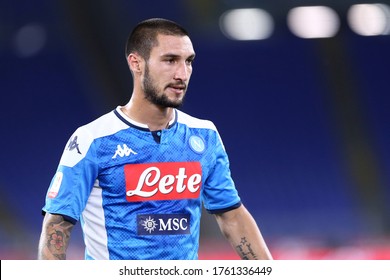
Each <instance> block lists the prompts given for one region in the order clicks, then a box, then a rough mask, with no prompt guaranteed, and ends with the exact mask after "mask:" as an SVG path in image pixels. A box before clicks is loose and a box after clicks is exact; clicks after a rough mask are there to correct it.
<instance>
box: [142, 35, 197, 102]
mask: <svg viewBox="0 0 390 280" xmlns="http://www.w3.org/2000/svg"><path fill="white" fill-rule="evenodd" d="M157 39H158V42H159V43H158V46H156V47H154V48H153V49H152V50H151V53H150V58H149V60H148V61H147V62H146V65H145V72H144V76H143V81H142V87H143V91H144V92H145V98H146V99H147V100H149V101H150V102H151V103H153V104H155V105H158V106H160V107H164V108H165V107H173V108H177V107H179V106H180V105H181V104H182V103H183V100H184V96H185V93H186V91H187V86H188V83H189V81H190V77H191V74H192V61H193V59H194V57H195V52H194V49H193V46H192V43H191V40H190V38H188V37H187V36H183V37H179V36H170V35H158V37H157Z"/></svg>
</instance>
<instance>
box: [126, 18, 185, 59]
mask: <svg viewBox="0 0 390 280" xmlns="http://www.w3.org/2000/svg"><path fill="white" fill-rule="evenodd" d="M159 34H162V35H173V36H189V35H188V32H187V31H186V30H185V29H184V28H183V27H181V26H180V25H179V24H177V23H176V22H173V21H171V20H167V19H163V18H151V19H147V20H144V21H142V22H140V23H138V24H137V26H136V27H135V28H134V29H133V31H132V32H131V33H130V35H129V37H128V39H127V43H126V57H128V56H129V54H130V53H133V52H134V53H138V54H139V55H140V56H141V57H142V58H144V59H145V60H148V59H149V56H150V52H151V50H152V48H153V47H155V46H157V45H158V41H157V35H159Z"/></svg>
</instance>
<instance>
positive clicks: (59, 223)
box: [38, 213, 73, 260]
mask: <svg viewBox="0 0 390 280" xmlns="http://www.w3.org/2000/svg"><path fill="white" fill-rule="evenodd" d="M72 229H73V224H72V223H70V222H68V221H65V220H64V218H63V217H62V216H61V215H55V214H50V213H46V215H45V218H44V219H43V224H42V233H41V237H40V240H39V247H38V259H39V260H65V259H66V250H67V248H68V245H69V240H70V234H71V231H72Z"/></svg>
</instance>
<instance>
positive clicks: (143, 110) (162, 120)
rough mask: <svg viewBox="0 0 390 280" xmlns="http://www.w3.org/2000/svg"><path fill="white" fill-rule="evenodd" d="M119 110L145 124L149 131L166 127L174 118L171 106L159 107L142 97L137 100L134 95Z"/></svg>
mask: <svg viewBox="0 0 390 280" xmlns="http://www.w3.org/2000/svg"><path fill="white" fill-rule="evenodd" d="M121 110H122V112H123V113H124V114H126V115H127V116H128V117H129V118H130V119H132V120H134V121H136V122H139V123H142V124H146V125H147V126H148V127H149V129H150V130H151V131H155V130H162V129H165V128H167V127H168V125H169V122H170V121H171V120H172V119H173V118H174V109H173V108H161V107H159V106H156V105H154V104H152V103H150V102H149V101H147V100H145V99H144V98H142V99H140V100H137V98H135V97H134V96H133V97H132V98H131V99H130V101H129V102H128V103H127V104H126V105H125V106H123V107H122V108H121Z"/></svg>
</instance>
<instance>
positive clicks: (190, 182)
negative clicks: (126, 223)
mask: <svg viewBox="0 0 390 280" xmlns="http://www.w3.org/2000/svg"><path fill="white" fill-rule="evenodd" d="M124 168H125V169H124V171H125V180H126V199H127V201H129V202H135V201H146V200H176V199H191V198H198V197H199V194H200V189H201V185H202V168H201V165H200V163H199V162H163V163H146V164H128V165H126V166H125V167H124Z"/></svg>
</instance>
